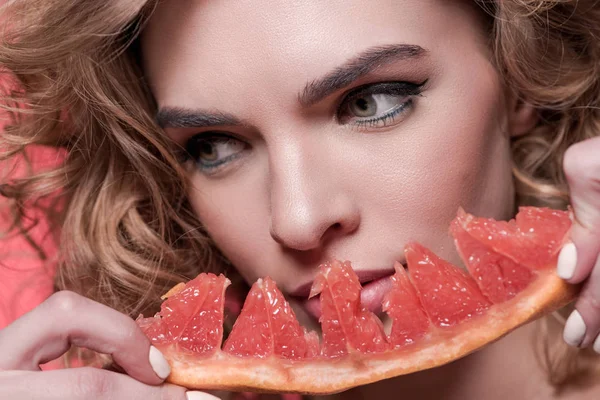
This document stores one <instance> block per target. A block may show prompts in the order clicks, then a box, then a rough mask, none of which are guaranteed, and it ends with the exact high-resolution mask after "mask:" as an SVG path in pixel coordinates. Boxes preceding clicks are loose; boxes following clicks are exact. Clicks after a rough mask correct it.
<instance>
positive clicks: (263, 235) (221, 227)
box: [190, 168, 275, 282]
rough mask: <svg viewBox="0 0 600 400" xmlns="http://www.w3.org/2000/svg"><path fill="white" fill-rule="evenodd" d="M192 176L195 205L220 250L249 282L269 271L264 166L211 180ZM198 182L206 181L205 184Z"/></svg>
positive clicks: (270, 261) (272, 245)
mask: <svg viewBox="0 0 600 400" xmlns="http://www.w3.org/2000/svg"><path fill="white" fill-rule="evenodd" d="M195 174H196V176H193V177H192V182H194V183H195V185H196V186H195V187H193V188H192V192H191V194H190V199H191V204H192V207H193V209H194V211H195V213H196V215H198V217H199V218H200V220H201V221H202V223H203V225H204V227H205V229H206V230H207V231H208V233H209V235H210V236H211V238H212V239H213V241H214V242H215V243H216V244H217V246H218V247H219V250H220V251H221V252H222V253H223V254H224V255H225V256H226V257H227V258H228V259H229V260H230V261H231V262H232V263H233V264H234V265H235V266H236V269H237V270H238V272H239V273H240V274H241V275H242V276H243V277H244V278H245V279H246V281H247V282H254V281H255V280H256V279H257V278H260V277H263V276H266V275H269V274H270V272H271V271H270V270H269V269H268V268H269V266H272V265H273V262H272V260H269V256H268V255H269V254H272V252H271V251H270V249H271V248H272V247H274V244H275V243H274V242H273V241H272V239H271V237H270V235H269V215H268V207H267V206H266V205H267V204H268V197H267V190H266V188H267V182H266V177H267V176H268V174H266V173H264V171H263V170H262V169H261V168H252V169H249V170H248V173H244V174H237V175H235V176H236V177H235V178H234V179H225V180H222V181H219V182H214V183H213V182H211V181H210V180H206V179H203V178H200V177H199V173H198V172H196V173H195ZM197 182H203V184H202V185H199V184H197Z"/></svg>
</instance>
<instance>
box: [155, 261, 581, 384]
mask: <svg viewBox="0 0 600 400" xmlns="http://www.w3.org/2000/svg"><path fill="white" fill-rule="evenodd" d="M554 270H555V268H553V267H549V268H548V269H545V270H543V271H540V272H539V273H538V277H537V279H536V280H535V281H534V282H532V283H531V285H530V286H529V287H527V288H526V289H525V290H523V291H522V292H521V293H519V294H518V295H517V296H516V297H514V298H512V299H510V300H508V301H506V302H504V303H502V304H498V305H492V306H491V307H490V308H489V309H488V310H487V311H486V313H485V314H483V315H480V316H476V317H473V318H472V319H469V320H467V321H464V322H462V323H461V324H459V325H455V326H451V327H444V328H438V329H435V330H432V332H430V333H428V335H427V336H425V337H424V338H422V339H421V340H419V341H418V342H417V343H415V344H413V345H409V346H404V347H401V348H399V349H397V350H389V351H385V352H382V353H373V354H368V355H367V356H365V355H362V354H356V353H352V354H348V355H347V356H345V357H342V358H338V359H318V358H317V359H311V360H307V361H294V360H285V359H281V358H277V357H271V358H268V359H260V360H252V359H248V358H238V357H235V356H232V355H228V354H225V353H223V352H222V351H219V352H217V353H216V354H213V356H212V357H211V358H210V359H205V360H203V359H202V358H198V357H195V356H190V355H185V354H181V353H177V352H175V353H172V352H169V349H168V348H167V349H164V353H165V356H166V357H167V358H168V359H169V361H170V364H171V375H170V376H169V377H168V378H167V381H168V382H171V383H173V384H177V385H180V386H184V387H186V388H189V389H203V390H232V391H256V392H264V393H268V392H277V393H281V392H286V393H302V394H323V395H324V394H333V393H338V392H342V391H344V390H348V389H351V388H353V387H356V386H360V385H365V384H369V383H373V382H376V381H379V380H383V379H388V378H392V377H396V376H400V375H405V374H409V373H413V372H417V371H421V370H425V369H430V368H433V367H437V366H441V365H444V364H447V363H449V362H451V361H454V360H457V359H459V358H461V357H464V356H466V355H468V354H469V353H472V352H474V351H476V350H478V349H479V348H481V347H483V346H484V345H486V344H489V343H491V342H494V341H496V340H498V339H500V338H501V337H503V336H504V335H506V334H507V333H509V332H511V331H512V330H514V329H516V328H517V327H519V326H521V325H524V324H526V323H527V322H530V321H532V320H534V319H536V318H538V317H540V316H542V315H545V314H547V313H550V312H553V311H555V310H557V309H560V308H562V307H564V306H565V305H567V304H568V303H570V302H571V301H572V300H573V299H574V298H575V296H576V294H577V292H578V290H579V287H578V286H574V285H570V284H568V283H566V282H565V281H563V280H562V279H561V278H559V277H558V276H557V275H556V273H555V272H554Z"/></svg>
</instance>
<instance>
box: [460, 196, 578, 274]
mask: <svg viewBox="0 0 600 400" xmlns="http://www.w3.org/2000/svg"><path fill="white" fill-rule="evenodd" d="M459 220H460V221H459V223H460V225H461V226H462V228H463V229H464V230H466V231H467V232H468V233H469V235H471V236H472V237H473V238H474V239H476V240H477V241H479V242H480V243H482V244H483V245H484V246H485V247H487V248H489V249H491V250H493V251H495V252H496V253H498V254H502V255H503V256H506V257H508V258H510V259H511V260H513V261H514V262H516V263H517V264H520V265H523V266H525V267H528V268H531V269H534V270H535V269H540V268H545V267H547V266H548V265H549V264H552V263H553V261H554V260H555V258H556V256H557V254H558V252H559V250H560V248H561V247H562V245H563V243H564V241H565V239H566V235H567V233H568V232H569V229H570V227H571V219H570V214H569V212H567V211H559V210H552V209H549V208H536V207H521V208H520V209H519V213H518V214H517V216H516V217H515V219H513V220H511V221H508V222H507V221H495V220H493V219H490V218H476V217H474V216H472V215H467V214H466V213H464V212H462V210H461V211H459Z"/></svg>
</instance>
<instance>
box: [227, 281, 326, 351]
mask: <svg viewBox="0 0 600 400" xmlns="http://www.w3.org/2000/svg"><path fill="white" fill-rule="evenodd" d="M223 351H224V352H225V353H230V354H234V355H236V356H239V357H260V358H265V357H269V356H272V355H276V356H278V357H282V358H286V359H291V360H298V359H306V358H311V357H315V356H317V354H318V352H319V338H318V336H316V333H315V332H313V333H310V334H309V333H308V332H306V331H305V329H304V328H302V327H301V326H300V324H299V323H298V320H297V319H296V316H295V314H294V311H293V310H292V309H291V307H290V305H289V303H288V302H287V301H286V300H285V298H284V297H283V294H282V293H281V292H280V291H279V289H278V288H277V286H276V285H275V282H274V281H273V280H272V279H271V278H269V277H267V278H265V279H259V280H258V281H257V282H256V283H255V284H254V285H252V288H251V289H250V292H249V293H248V296H247V297H246V301H245V302H244V306H243V308H242V312H241V313H240V315H239V316H238V318H237V320H236V322H235V324H234V326H233V329H232V331H231V333H230V334H229V337H228V338H227V340H226V341H225V344H224V345H223Z"/></svg>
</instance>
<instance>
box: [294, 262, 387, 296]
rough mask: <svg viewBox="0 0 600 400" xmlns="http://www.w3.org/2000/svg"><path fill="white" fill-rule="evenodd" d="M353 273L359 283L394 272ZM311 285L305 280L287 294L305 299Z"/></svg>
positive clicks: (378, 270)
mask: <svg viewBox="0 0 600 400" xmlns="http://www.w3.org/2000/svg"><path fill="white" fill-rule="evenodd" d="M354 273H355V274H356V275H357V276H358V280H359V282H360V284H361V285H363V284H365V283H369V282H372V281H376V280H378V279H381V278H384V277H388V276H391V275H392V274H393V273H394V268H385V269H375V270H359V271H357V270H354ZM312 285H313V281H310V282H307V283H305V284H302V285H300V286H298V288H296V289H295V290H293V291H289V292H288V294H289V295H290V296H292V297H296V298H299V299H301V300H307V299H308V295H309V294H310V288H311V287H312Z"/></svg>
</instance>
